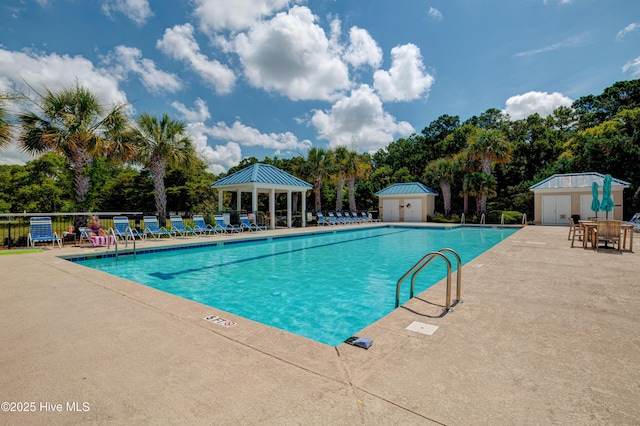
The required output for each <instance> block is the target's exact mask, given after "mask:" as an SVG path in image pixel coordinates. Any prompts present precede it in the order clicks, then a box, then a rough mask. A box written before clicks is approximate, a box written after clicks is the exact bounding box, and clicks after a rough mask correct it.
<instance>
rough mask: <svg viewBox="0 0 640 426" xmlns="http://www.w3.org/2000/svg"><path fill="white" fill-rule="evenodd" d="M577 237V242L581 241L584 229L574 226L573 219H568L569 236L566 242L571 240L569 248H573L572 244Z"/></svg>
mask: <svg viewBox="0 0 640 426" xmlns="http://www.w3.org/2000/svg"><path fill="white" fill-rule="evenodd" d="M576 237H578V241H582V239H583V238H584V228H583V227H582V226H580V225H576V223H575V222H574V220H573V218H572V217H570V218H569V236H568V237H567V240H571V247H573V243H574V241H575V240H576Z"/></svg>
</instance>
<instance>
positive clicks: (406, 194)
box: [376, 182, 438, 222]
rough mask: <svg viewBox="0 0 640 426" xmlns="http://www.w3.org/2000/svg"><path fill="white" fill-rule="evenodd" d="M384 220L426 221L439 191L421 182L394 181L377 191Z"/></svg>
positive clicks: (433, 208) (432, 209) (381, 216)
mask: <svg viewBox="0 0 640 426" xmlns="http://www.w3.org/2000/svg"><path fill="white" fill-rule="evenodd" d="M376 195H377V196H378V206H379V210H380V212H381V214H380V219H381V220H382V221H383V222H426V221H427V216H433V213H434V212H435V205H436V201H435V200H436V196H437V195H438V193H437V192H436V191H434V190H433V189H431V188H429V187H428V186H425V185H423V184H421V183H420V182H409V183H394V184H393V185H391V186H388V187H386V188H385V189H383V190H381V191H378V192H376Z"/></svg>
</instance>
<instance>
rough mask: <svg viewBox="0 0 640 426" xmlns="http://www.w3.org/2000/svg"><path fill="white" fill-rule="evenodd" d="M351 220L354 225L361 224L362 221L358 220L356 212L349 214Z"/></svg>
mask: <svg viewBox="0 0 640 426" xmlns="http://www.w3.org/2000/svg"><path fill="white" fill-rule="evenodd" d="M347 213H348V212H347ZM351 220H352V221H354V222H355V223H363V221H362V219H360V216H358V212H351Z"/></svg>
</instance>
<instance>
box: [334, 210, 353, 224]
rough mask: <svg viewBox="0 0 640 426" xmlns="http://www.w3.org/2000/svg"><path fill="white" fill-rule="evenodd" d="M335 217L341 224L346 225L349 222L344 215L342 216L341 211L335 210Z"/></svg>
mask: <svg viewBox="0 0 640 426" xmlns="http://www.w3.org/2000/svg"><path fill="white" fill-rule="evenodd" d="M330 214H331V213H330ZM336 219H338V222H339V223H341V224H343V225H346V224H347V223H349V222H347V220H346V219H345V218H344V216H342V213H341V212H336Z"/></svg>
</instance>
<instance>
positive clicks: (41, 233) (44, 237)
mask: <svg viewBox="0 0 640 426" xmlns="http://www.w3.org/2000/svg"><path fill="white" fill-rule="evenodd" d="M48 242H51V245H52V246H53V247H55V246H56V243H57V244H58V247H60V248H62V240H61V239H60V237H58V233H57V232H54V231H53V225H52V224H51V218H50V217H32V218H31V219H30V220H29V235H28V236H27V244H28V245H30V246H31V247H35V245H36V243H48Z"/></svg>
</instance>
